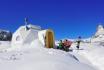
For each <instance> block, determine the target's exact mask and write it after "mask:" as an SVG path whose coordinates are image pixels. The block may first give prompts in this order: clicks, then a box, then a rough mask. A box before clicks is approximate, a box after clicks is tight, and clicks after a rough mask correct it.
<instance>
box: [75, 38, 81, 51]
mask: <svg viewBox="0 0 104 70" xmlns="http://www.w3.org/2000/svg"><path fill="white" fill-rule="evenodd" d="M80 43H81V36H79V37H78V40H77V46H76V48H77V49H78V50H79V48H80Z"/></svg>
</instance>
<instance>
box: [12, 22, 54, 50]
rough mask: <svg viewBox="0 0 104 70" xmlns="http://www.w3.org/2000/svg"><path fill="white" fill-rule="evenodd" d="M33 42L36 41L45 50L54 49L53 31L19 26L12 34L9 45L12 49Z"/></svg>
mask: <svg viewBox="0 0 104 70" xmlns="http://www.w3.org/2000/svg"><path fill="white" fill-rule="evenodd" d="M34 40H38V41H39V42H40V43H41V44H42V45H43V46H44V47H46V48H54V45H55V41H54V32H53V30H51V29H45V30H42V29H41V27H40V26H36V25H32V24H28V25H24V26H20V27H19V28H18V29H17V30H16V32H14V34H13V37H12V42H11V45H12V47H20V46H24V45H31V43H33V42H34ZM34 45H35V42H34Z"/></svg>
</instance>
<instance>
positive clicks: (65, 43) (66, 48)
mask: <svg viewBox="0 0 104 70" xmlns="http://www.w3.org/2000/svg"><path fill="white" fill-rule="evenodd" d="M71 44H72V42H71V41H68V40H67V39H65V41H64V50H65V51H69V48H70V47H71Z"/></svg>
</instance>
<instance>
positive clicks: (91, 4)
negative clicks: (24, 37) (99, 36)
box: [0, 0, 104, 39]
mask: <svg viewBox="0 0 104 70" xmlns="http://www.w3.org/2000/svg"><path fill="white" fill-rule="evenodd" d="M25 17H28V18H29V22H30V23H32V24H35V25H40V26H41V27H42V28H43V29H46V28H51V29H53V30H54V32H55V37H56V39H62V38H77V37H78V36H82V37H84V38H86V37H90V36H92V35H93V34H94V32H95V31H96V27H97V25H98V24H102V25H104V1H103V0H0V29H6V30H10V31H12V32H14V31H15V30H16V29H17V28H18V27H19V26H21V25H24V18H25Z"/></svg>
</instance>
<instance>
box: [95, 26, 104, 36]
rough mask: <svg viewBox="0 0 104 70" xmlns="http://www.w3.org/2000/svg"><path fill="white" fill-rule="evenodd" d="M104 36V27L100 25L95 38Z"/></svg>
mask: <svg viewBox="0 0 104 70" xmlns="http://www.w3.org/2000/svg"><path fill="white" fill-rule="evenodd" d="M103 34H104V27H103V25H98V28H97V32H96V33H95V36H98V35H103Z"/></svg>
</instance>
